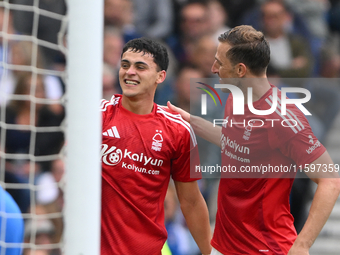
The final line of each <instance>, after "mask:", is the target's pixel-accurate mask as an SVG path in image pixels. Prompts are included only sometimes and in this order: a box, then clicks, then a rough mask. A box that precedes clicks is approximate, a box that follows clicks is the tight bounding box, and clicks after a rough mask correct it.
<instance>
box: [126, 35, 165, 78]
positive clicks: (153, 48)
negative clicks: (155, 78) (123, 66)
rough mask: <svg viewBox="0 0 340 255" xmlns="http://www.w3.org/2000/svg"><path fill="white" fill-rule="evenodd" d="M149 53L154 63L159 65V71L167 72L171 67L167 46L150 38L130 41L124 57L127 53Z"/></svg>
mask: <svg viewBox="0 0 340 255" xmlns="http://www.w3.org/2000/svg"><path fill="white" fill-rule="evenodd" d="M127 50H132V51H133V52H143V53H148V54H151V55H152V56H153V61H154V62H155V64H156V65H157V67H158V69H159V71H161V70H164V71H166V70H167V69H168V66H169V56H168V51H167V50H166V48H165V46H164V45H162V44H160V43H159V42H157V41H155V40H152V39H150V38H146V37H141V38H136V39H133V40H130V41H128V42H127V43H126V44H125V45H124V47H123V52H122V55H121V56H123V54H124V53H125V52H126V51H127Z"/></svg>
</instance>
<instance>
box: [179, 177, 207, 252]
mask: <svg viewBox="0 0 340 255" xmlns="http://www.w3.org/2000/svg"><path fill="white" fill-rule="evenodd" d="M175 187H176V192H177V196H178V200H179V203H180V205H181V210H182V212H183V215H184V218H185V220H186V222H187V225H188V228H189V230H190V232H191V234H192V236H193V237H194V239H195V241H196V243H197V245H198V247H199V249H200V250H201V252H202V254H210V252H211V245H210V240H211V231H210V224H209V213H208V208H207V204H206V203H205V201H204V198H203V196H202V194H201V192H200V190H199V188H198V185H197V182H196V181H193V182H179V181H175Z"/></svg>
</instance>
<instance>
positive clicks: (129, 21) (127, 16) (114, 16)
mask: <svg viewBox="0 0 340 255" xmlns="http://www.w3.org/2000/svg"><path fill="white" fill-rule="evenodd" d="M134 18H135V13H134V10H133V4H132V0H105V2H104V23H105V26H113V27H116V28H117V29H119V31H120V32H121V33H122V35H123V38H124V43H126V42H128V41H129V40H131V39H134V38H138V37H140V36H141V35H140V34H139V33H138V32H137V30H136V27H135V25H134Z"/></svg>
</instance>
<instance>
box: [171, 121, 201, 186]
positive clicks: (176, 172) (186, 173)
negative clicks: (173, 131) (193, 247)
mask: <svg viewBox="0 0 340 255" xmlns="http://www.w3.org/2000/svg"><path fill="white" fill-rule="evenodd" d="M182 121H183V122H185V121H184V120H182ZM176 143H177V146H176V148H177V150H176V152H175V158H173V159H172V162H171V173H172V178H173V179H174V180H175V181H181V182H190V181H196V180H199V179H201V178H202V175H201V173H199V172H195V169H196V167H195V166H199V164H200V160H199V154H198V147H197V141H196V136H195V134H194V132H193V129H192V128H191V126H190V124H189V123H187V122H185V126H179V129H178V136H177V137H176Z"/></svg>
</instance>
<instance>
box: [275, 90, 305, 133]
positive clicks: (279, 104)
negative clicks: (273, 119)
mask: <svg viewBox="0 0 340 255" xmlns="http://www.w3.org/2000/svg"><path fill="white" fill-rule="evenodd" d="M269 98H270V99H271V101H273V97H272V96H269ZM277 100H278V104H277V105H278V107H279V109H280V110H281V99H280V98H278V99H277ZM286 112H287V116H288V117H289V118H291V119H293V117H294V119H295V120H296V122H297V125H296V127H297V128H298V129H299V131H301V130H302V129H305V126H304V125H302V123H301V121H300V120H299V119H298V117H296V115H295V114H294V113H293V112H292V111H291V110H289V109H287V108H286ZM292 116H293V117H292ZM299 124H300V126H301V127H300V126H299Z"/></svg>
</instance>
